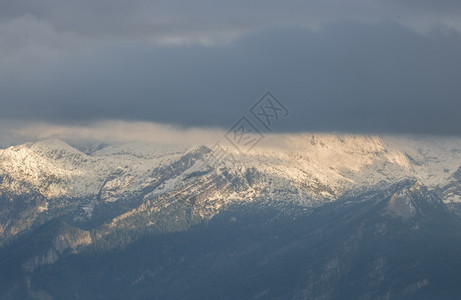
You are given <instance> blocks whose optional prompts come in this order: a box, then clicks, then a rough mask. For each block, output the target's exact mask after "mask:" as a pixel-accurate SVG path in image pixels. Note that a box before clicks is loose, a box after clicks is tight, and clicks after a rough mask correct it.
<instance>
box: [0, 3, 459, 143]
mask: <svg viewBox="0 0 461 300" xmlns="http://www.w3.org/2000/svg"><path fill="white" fill-rule="evenodd" d="M266 91H271V92H272V93H273V94H274V95H276V96H277V97H278V98H279V100H281V101H282V102H283V103H285V104H286V106H287V107H288V109H289V111H290V115H289V119H287V120H286V121H284V122H281V123H280V124H278V125H277V127H275V128H274V129H275V130H276V131H280V132H299V131H351V132H369V133H426V134H460V133H461V117H460V112H461V1H454V0H441V1H429V0H422V1H421V0H418V1H417V0H399V1H397V0H390V1H374V0H370V1H366V0H352V1H340V0H325V1H300V0H287V1H272V0H265V1H259V0H253V1H241V0H234V1H209V0H197V1H185V0H181V1H174V0H169V1H148V0H134V1H122V0H103V1H100V0H97V1H95V0H91V1H90V0H83V1H58V0H42V1H35V0H15V1H6V0H0V121H1V123H0V124H1V126H2V127H3V129H4V128H7V127H15V126H18V124H22V123H30V122H41V123H42V124H43V123H46V124H50V126H55V125H60V126H79V125H82V124H92V123H94V122H103V121H114V120H115V121H129V122H132V121H138V122H154V123H160V124H174V125H176V126H179V127H181V128H191V127H194V128H195V127H203V128H208V127H211V128H216V127H218V128H223V129H225V128H229V127H230V126H232V125H233V123H234V122H235V121H236V120H238V119H239V118H240V117H241V116H242V115H245V114H247V113H248V108H249V107H250V106H251V105H253V104H254V103H255V102H256V101H257V100H258V99H259V98H260V97H261V96H262V95H263V94H264V93H265V92H266ZM0 137H1V135H0Z"/></svg>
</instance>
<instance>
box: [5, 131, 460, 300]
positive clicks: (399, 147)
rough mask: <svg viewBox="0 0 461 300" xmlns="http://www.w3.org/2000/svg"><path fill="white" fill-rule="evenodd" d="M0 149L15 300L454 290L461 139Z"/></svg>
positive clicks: (310, 137) (55, 144)
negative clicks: (248, 146) (243, 146)
mask: <svg viewBox="0 0 461 300" xmlns="http://www.w3.org/2000/svg"><path fill="white" fill-rule="evenodd" d="M217 152H218V151H217V149H216V147H214V146H212V145H181V144H175V145H165V144H162V145H158V144H157V145H156V144H144V143H137V142H131V143H94V142H92V143H81V142H80V143H75V142H71V141H69V142H65V141H62V140H42V141H37V142H31V143H26V144H23V145H16V146H11V147H9V148H6V149H1V150H0V266H1V267H0V270H1V271H0V278H2V280H0V282H1V283H0V296H1V297H2V298H5V299H8V298H10V299H25V298H30V299H74V298H75V299H78V298H80V299H101V298H111V299H127V298H136V299H225V298H228V299H237V298H238V299H267V298H269V299H371V298H372V299H403V298H405V299H409V298H414V299H423V298H426V299H433V298H436V297H437V298H439V299H440V298H441V297H442V298H453V299H455V298H457V296H459V295H461V288H459V286H461V285H460V284H459V280H457V278H459V275H460V271H458V270H461V268H460V267H461V266H460V265H461V260H460V259H461V257H460V254H459V253H461V252H459V249H460V246H461V223H460V220H459V217H458V215H457V213H459V211H460V207H461V204H460V203H461V168H460V167H461V141H460V140H459V139H456V138H433V137H405V136H365V135H345V134H298V135H279V136H273V137H272V138H271V140H269V141H268V142H266V143H262V144H261V145H258V146H257V147H255V148H254V149H253V150H251V151H250V152H248V153H245V154H243V153H241V152H239V151H238V149H235V148H233V147H232V146H229V145H227V146H226V145H223V146H222V147H220V148H219V155H218V153H217Z"/></svg>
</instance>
